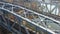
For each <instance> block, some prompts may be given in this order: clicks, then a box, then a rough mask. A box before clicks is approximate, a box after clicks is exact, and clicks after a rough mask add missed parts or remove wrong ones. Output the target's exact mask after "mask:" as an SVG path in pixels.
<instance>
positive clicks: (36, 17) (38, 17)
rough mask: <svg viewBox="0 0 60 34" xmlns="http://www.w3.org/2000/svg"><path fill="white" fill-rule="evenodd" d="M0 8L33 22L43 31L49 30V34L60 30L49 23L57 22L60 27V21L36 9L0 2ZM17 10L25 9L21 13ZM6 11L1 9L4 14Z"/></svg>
mask: <svg viewBox="0 0 60 34" xmlns="http://www.w3.org/2000/svg"><path fill="white" fill-rule="evenodd" d="M0 10H4V11H5V12H8V13H11V14H12V15H14V16H17V17H18V18H21V19H23V20H25V21H27V22H29V23H31V24H33V25H34V26H36V27H37V30H39V29H41V30H43V31H46V32H48V33H49V34H56V33H55V31H56V32H59V31H60V28H59V29H54V28H51V27H50V26H49V24H52V23H53V24H56V26H58V27H60V21H58V20H55V19H53V18H51V17H49V16H45V15H43V14H39V13H37V12H35V11H32V10H29V9H26V8H24V7H21V6H18V5H14V4H10V3H4V2H0ZM16 10H23V11H22V12H21V11H20V12H21V13H20V12H19V11H16ZM4 11H0V13H1V14H3V12H4ZM30 15H31V16H32V17H33V18H32V19H31V18H29V17H28V16H30ZM53 24H52V25H53ZM17 32H18V31H17Z"/></svg>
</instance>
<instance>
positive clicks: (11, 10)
mask: <svg viewBox="0 0 60 34" xmlns="http://www.w3.org/2000/svg"><path fill="white" fill-rule="evenodd" d="M0 3H2V4H3V5H2V6H1V7H0V9H1V10H5V11H7V12H9V13H11V14H14V15H16V16H18V17H20V18H22V19H24V20H26V21H28V22H30V23H32V24H34V25H36V26H37V27H39V28H42V29H43V30H46V31H48V32H50V33H52V34H55V33H54V32H53V31H51V30H50V29H48V28H45V27H43V26H41V25H38V24H36V23H35V22H33V21H31V20H30V19H28V18H26V17H23V16H21V15H18V14H17V13H15V12H14V10H13V9H14V8H15V7H19V8H21V9H23V10H27V11H28V12H31V13H34V14H36V15H38V16H43V17H45V18H47V19H51V20H53V21H55V22H57V23H59V24H60V21H57V20H55V19H53V18H50V17H48V16H45V15H42V14H39V13H36V12H34V11H32V10H29V9H26V8H23V7H21V6H17V5H13V4H10V3H4V2H0ZM6 5H8V6H11V7H10V8H11V9H9V8H7V9H6V8H5V7H6Z"/></svg>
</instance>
